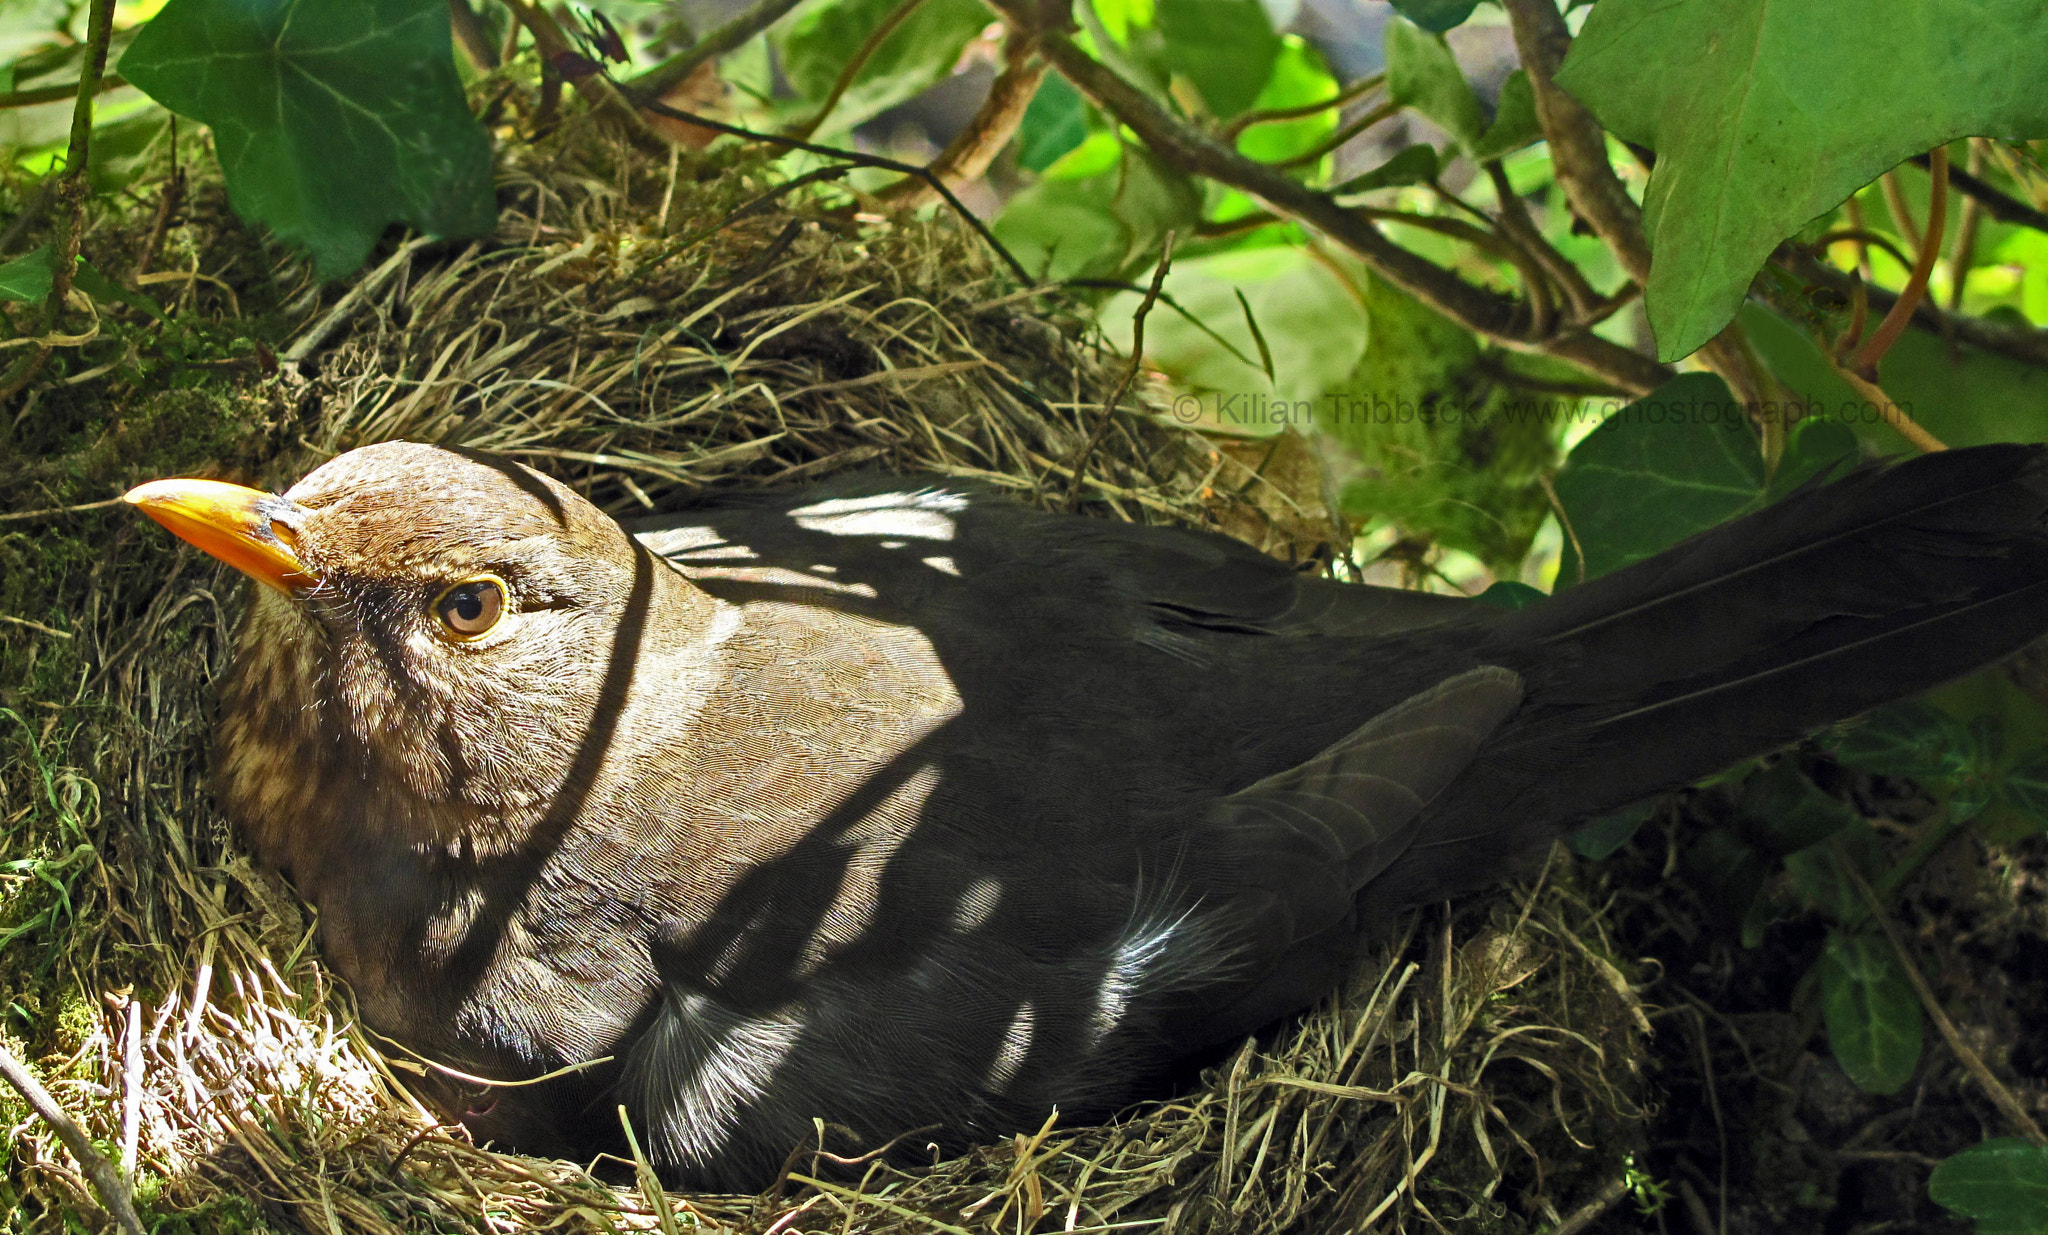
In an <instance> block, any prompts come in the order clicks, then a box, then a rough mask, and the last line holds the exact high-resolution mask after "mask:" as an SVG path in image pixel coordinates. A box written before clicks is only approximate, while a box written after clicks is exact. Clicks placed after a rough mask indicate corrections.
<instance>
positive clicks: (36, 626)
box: [0, 613, 72, 639]
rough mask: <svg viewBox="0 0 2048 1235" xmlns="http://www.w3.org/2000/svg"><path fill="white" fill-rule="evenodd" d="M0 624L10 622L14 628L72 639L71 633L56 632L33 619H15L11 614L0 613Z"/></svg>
mask: <svg viewBox="0 0 2048 1235" xmlns="http://www.w3.org/2000/svg"><path fill="white" fill-rule="evenodd" d="M0 622H12V623H13V624H14V625H16V626H26V627H28V628H29V629H30V630H40V631H42V632H43V633H44V634H46V635H52V636H55V637H56V638H59V639H69V638H71V637H72V636H71V632H70V631H68V630H58V629H57V628H56V627H55V626H45V625H43V624H42V623H41V622H38V621H36V620H34V619H33V618H25V617H15V616H14V615H13V614H11V613H0Z"/></svg>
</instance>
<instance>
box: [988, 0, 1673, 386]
mask: <svg viewBox="0 0 2048 1235" xmlns="http://www.w3.org/2000/svg"><path fill="white" fill-rule="evenodd" d="M992 3H994V4H995V5H996V7H997V8H999V9H1000V10H1002V11H1003V12H1004V13H1005V14H1006V15H1007V16H1008V17H1009V18H1010V19H1011V21H1012V22H1013V23H1015V24H1017V25H1019V26H1022V27H1024V28H1027V29H1028V28H1030V25H1031V23H1032V22H1033V21H1034V20H1035V18H1036V13H1035V12H1034V11H1033V6H1032V5H1030V4H1029V3H1028V0H992ZM1038 41H1039V48H1040V51H1041V52H1042V53H1043V54H1044V55H1045V57H1046V59H1048V60H1049V61H1051V62H1052V65H1053V67H1054V68H1056V69H1058V70H1059V71H1060V72H1061V73H1062V74H1064V75H1065V76H1066V78H1067V80H1069V81H1071V82H1072V83H1073V84H1074V86H1075V87H1076V88H1077V89H1079V90H1080V91H1081V93H1082V94H1084V95H1086V96H1088V98H1089V99H1090V100H1091V101H1092V102H1094V103H1095V105H1096V106H1098V107H1100V108H1102V109H1103V110H1104V111H1106V112H1108V113H1109V114H1110V115H1112V116H1114V117H1116V118H1117V119H1118V120H1119V121H1121V122H1122V123H1123V124H1125V125H1126V126H1128V127H1129V128H1130V129H1131V130H1132V131H1133V132H1134V133H1136V134H1137V135H1138V137H1139V138H1140V139H1141V140H1143V141H1144V142H1145V144H1146V146H1148V147H1149V148H1150V149H1151V151H1152V152H1153V153H1154V154H1155V155H1157V156H1158V157H1159V158H1161V159H1163V160H1164V161H1166V162H1167V163H1168V164H1170V165H1172V166H1174V167H1176V168H1178V169H1180V170H1181V171H1183V172H1190V173H1194V174H1196V175H1201V176H1206V177H1208V178H1209V179H1211V180H1214V181H1216V182H1218V183H1220V184H1226V185H1229V186H1231V187H1233V188H1237V189H1242V190H1243V191H1245V192H1246V193H1248V194H1250V195H1251V196H1254V197H1257V198H1260V199H1262V200H1263V201H1264V202H1265V203H1266V204H1267V205H1269V206H1270V207H1272V208H1273V210H1274V211H1275V212H1277V213H1279V214H1283V215H1286V216H1288V217H1290V218H1293V219H1295V220H1296V221H1298V222H1300V223H1302V224H1304V225H1306V226H1309V227H1313V228H1315V229H1316V230H1318V231H1320V232H1322V233H1324V234H1325V235H1327V236H1329V237H1330V238H1331V239H1333V240H1334V241H1336V242H1337V243H1338V244H1341V245H1343V246H1344V247H1345V248H1346V249H1349V250H1350V251H1351V252H1352V253H1353V254H1355V255H1356V256H1357V257H1358V258H1359V259H1360V260H1362V261H1363V262H1364V263H1365V264H1366V265H1367V266H1368V267H1369V268H1370V269H1371V270H1372V271H1373V272H1374V273H1375V274H1377V275H1379V276H1380V277H1381V278H1384V279H1386V280H1387V281H1388V282H1389V283H1392V284H1393V285H1394V286H1396V287H1399V288H1400V289H1401V290H1403V291H1405V292H1407V293H1409V294H1410V295H1412V296H1414V297H1416V298H1417V299H1419V300H1421V301H1422V302H1423V303H1424V304H1427V305H1429V306H1430V307H1431V308H1433V309H1435V310H1436V311H1437V312H1439V313H1442V314H1444V315H1445V316H1446V317H1449V318H1450V319H1452V320H1453V321H1455V322H1457V323H1459V324H1460V325H1462V326H1464V327H1465V328H1466V329H1468V330H1471V331H1473V332H1474V333H1477V334H1480V335H1483V336H1485V337H1486V338H1489V339H1493V340H1497V341H1499V342H1501V343H1503V344H1506V345H1508V346H1511V347H1518V348H1521V349H1523V350H1541V351H1545V352H1548V353H1550V354H1551V355H1554V356H1557V357H1558V358H1560V359H1562V360H1565V361H1567V362H1569V363H1571V364H1575V365H1577V366H1579V367H1580V368H1582V369H1585V370H1587V371H1589V372H1592V373H1596V374H1599V375H1600V376H1601V377H1604V378H1606V379H1607V380H1609V381H1611V382H1613V383H1614V384H1615V385H1617V386H1621V387H1623V388H1625V389H1627V390H1629V391H1631V392H1635V393H1646V392H1648V391H1650V390H1653V389H1655V388H1656V387H1658V386H1660V385H1662V384H1663V383H1664V382H1666V381H1669V380H1670V378H1671V376H1672V371H1671V370H1670V369H1669V368H1667V367H1666V366H1664V365H1661V364H1658V363H1657V362H1656V361H1654V360H1652V359H1650V358H1649V357H1647V356H1644V355H1641V354H1640V353H1638V352H1635V351H1631V350H1630V349H1628V348H1625V347H1622V346H1621V345H1619V344H1616V343H1611V342H1609V341H1608V340H1606V339H1603V338H1600V337H1599V336H1598V335H1595V334H1592V333H1591V332H1589V331H1584V330H1570V331H1566V332H1562V333H1559V334H1556V335H1552V336H1550V337H1548V338H1541V339H1532V338H1529V337H1527V336H1526V335H1525V334H1524V333H1523V332H1522V331H1521V330H1519V329H1518V328H1517V327H1518V322H1519V321H1521V320H1525V319H1522V317H1521V314H1522V312H1523V309H1522V306H1521V304H1520V303H1519V302H1517V301H1516V300H1515V299H1514V298H1513V297H1510V296H1505V295H1502V294H1501V293H1499V292H1495V291H1492V290H1490V289H1487V288H1483V287H1479V286H1476V285H1474V284H1471V283H1467V282H1466V281H1465V280H1463V279H1461V278H1459V277H1458V276H1457V275H1455V274H1453V273H1452V272H1450V271H1448V270H1445V269H1443V268H1442V267H1440V266H1438V265H1436V264H1435V263H1433V262H1431V261H1429V260H1428V259H1427V258H1424V257H1422V256H1420V255H1418V254H1415V253H1412V252H1410V251H1408V250H1407V249H1404V248H1402V247H1401V246H1400V245H1398V244H1395V243H1394V242H1393V241H1392V240H1390V239H1388V238H1387V236H1386V235H1385V234H1384V233H1382V232H1381V231H1380V230H1379V228H1377V227H1375V226H1374V225H1373V223H1372V221H1371V220H1369V219H1367V218H1364V217H1363V216H1361V215H1359V214H1357V213H1356V212H1355V211H1352V210H1350V209H1349V208H1347V207H1345V206H1342V205H1340V204H1338V203H1337V202H1336V201H1335V200H1333V199H1331V198H1330V197H1329V196H1328V195H1327V194H1324V193H1320V192H1317V191H1316V190H1314V189H1310V188H1308V187H1307V186H1305V185H1302V184H1298V183H1296V182H1295V181H1293V180H1290V179H1289V178H1288V177H1286V176H1285V175H1283V174H1282V173H1280V172H1277V171H1275V170H1273V169H1272V168H1270V167H1267V166H1265V165H1263V164H1261V163H1258V162H1255V161H1254V160H1252V159H1248V158H1246V157H1244V156H1243V155H1241V154H1239V153H1238V152H1237V151H1236V150H1234V149H1231V148H1230V147H1227V146H1224V145H1222V144H1220V143H1218V142H1217V141H1215V140H1214V139H1212V138H1210V137H1208V136H1207V135H1204V134H1201V133H1197V132H1194V131H1193V130H1191V129H1189V128H1188V127H1187V126H1186V125H1184V124H1182V123H1180V122H1179V121H1178V120H1176V119H1175V118H1174V117H1173V116H1171V115H1169V114H1168V113H1167V112H1166V111H1165V110H1164V109H1162V108H1161V107H1160V106H1159V104H1157V103H1156V102H1154V101H1153V100H1152V99H1151V97H1150V96H1148V95H1146V94H1145V93H1144V92H1143V91H1141V90H1139V89H1138V88H1137V87H1135V86H1133V85H1131V84H1130V83H1129V82H1127V81H1125V80H1124V79H1123V78H1122V77H1121V76H1119V75H1118V74H1117V73H1115V72H1114V71H1112V70H1111V69H1110V68H1109V67H1108V66H1106V65H1104V64H1103V63H1102V62H1100V61H1098V60H1096V59H1095V58H1094V57H1092V56H1090V55H1089V54H1088V53H1087V52H1085V51H1083V50H1082V49H1081V48H1080V46H1079V45H1078V44H1076V43H1075V42H1074V41H1073V40H1071V39H1070V38H1068V37H1067V36H1066V35H1064V34H1062V33H1058V32H1056V31H1051V30H1043V29H1041V30H1040V31H1039V33H1038Z"/></svg>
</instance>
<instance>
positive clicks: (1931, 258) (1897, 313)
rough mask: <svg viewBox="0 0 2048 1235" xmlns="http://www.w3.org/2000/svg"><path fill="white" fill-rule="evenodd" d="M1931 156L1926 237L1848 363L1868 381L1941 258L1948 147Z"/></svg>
mask: <svg viewBox="0 0 2048 1235" xmlns="http://www.w3.org/2000/svg"><path fill="white" fill-rule="evenodd" d="M1931 153H1932V159H1933V162H1932V167H1933V170H1932V172H1930V173H1929V174H1930V175H1931V176H1932V177H1933V178H1934V188H1933V191H1932V193H1931V194H1930V195H1929V196H1928V199H1927V234H1926V236H1925V237H1924V238H1922V239H1921V240H1920V241H1919V245H1920V253H1919V256H1918V257H1916V258H1915V259H1914V261H1913V273H1912V276H1911V277H1910V278H1908V279H1907V280H1906V286H1905V287H1903V288H1901V289H1899V298H1898V300H1897V301H1896V302H1894V303H1893V304H1892V307H1891V312H1889V313H1886V314H1885V315H1884V320H1883V321H1881V322H1879V323H1878V324H1877V329H1876V330H1873V331H1871V332H1870V337H1869V338H1868V339H1865V340H1864V341H1863V346H1861V347H1859V348H1857V349H1856V354H1855V355H1854V356H1853V357H1851V358H1850V360H1849V367H1850V368H1851V369H1854V370H1855V371H1856V372H1858V373H1861V374H1863V375H1864V376H1866V377H1868V378H1870V379H1871V380H1872V381H1875V380H1876V379H1877V362H1878V361H1880V360H1882V359H1884V354H1885V353H1886V352H1888V351H1890V350H1891V346H1892V344H1894V343H1896V342H1898V339H1899V336H1900V335H1902V334H1904V333H1906V325H1907V323H1909V322H1911V321H1912V320H1913V309H1914V308H1915V306H1917V305H1918V304H1919V303H1920V299H1921V297H1923V296H1925V295H1926V294H1927V279H1928V276H1930V275H1932V274H1933V273H1934V262H1935V259H1936V258H1938V257H1940V256H1941V233H1942V228H1943V227H1945V226H1946V225H1947V223H1948V148H1947V147H1946V146H1936V147H1935V148H1934V150H1933V151H1932V152H1931Z"/></svg>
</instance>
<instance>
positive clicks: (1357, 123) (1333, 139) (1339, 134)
mask: <svg viewBox="0 0 2048 1235" xmlns="http://www.w3.org/2000/svg"><path fill="white" fill-rule="evenodd" d="M1405 106H1406V104H1404V103H1396V102H1394V101H1393V100H1391V99H1389V100H1388V101H1387V102H1385V103H1382V104H1380V105H1379V106H1378V107H1375V108H1372V109H1370V110H1368V111H1366V112H1363V113H1361V114H1360V115H1358V116H1356V117H1354V118H1353V119H1352V121H1351V122H1350V123H1349V124H1346V125H1344V126H1342V127H1340V128H1339V129H1338V130H1337V131H1336V132H1334V133H1332V134H1330V135H1329V136H1328V137H1325V138H1324V139H1323V140H1321V141H1319V142H1317V143H1316V144H1315V145H1313V146H1310V147H1309V148H1308V149H1306V150H1304V151H1302V152H1301V153H1300V154H1297V155H1293V156H1291V157H1289V158H1285V159H1282V160H1280V161H1279V162H1278V163H1274V164H1272V166H1274V167H1281V168H1288V167H1307V166H1308V165H1309V164H1311V163H1314V162H1316V161H1317V160H1319V159H1321V158H1322V157H1323V156H1324V155H1326V154H1329V153H1330V152H1331V151H1333V150H1335V149H1337V148H1338V147H1339V146H1342V145H1343V144H1344V143H1345V142H1348V141H1350V140H1351V139H1352V138H1354V137H1356V136H1358V135H1359V134H1360V133H1363V132H1365V131H1366V130H1367V129H1369V128H1371V127H1372V126H1374V125H1376V124H1378V123H1379V122H1380V121H1382V120H1385V119H1386V118H1387V117H1389V116H1392V115H1394V114H1395V113H1397V112H1399V111H1400V110H1401V109H1402V108H1403V107H1405Z"/></svg>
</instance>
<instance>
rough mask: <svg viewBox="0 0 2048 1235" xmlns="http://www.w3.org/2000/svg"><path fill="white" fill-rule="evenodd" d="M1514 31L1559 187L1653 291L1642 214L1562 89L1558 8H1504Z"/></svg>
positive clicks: (1566, 38) (1597, 133)
mask: <svg viewBox="0 0 2048 1235" xmlns="http://www.w3.org/2000/svg"><path fill="white" fill-rule="evenodd" d="M1502 3H1503V4H1504V5H1505V6H1506V8H1507V10H1508V17H1509V19H1510V21H1511V22H1512V23H1513V26H1514V34H1515V51H1516V52H1517V53H1519V54H1520V56H1521V59H1522V68H1523V70H1524V71H1525V72H1527V73H1528V74H1529V86H1530V88H1531V90H1532V91H1533V92H1534V94H1535V96H1536V120H1537V123H1538V124H1540V125H1541V126H1542V128H1543V139H1544V140H1545V141H1546V142H1548V143H1550V164H1551V167H1552V168H1554V169H1555V173H1556V176H1557V183H1558V184H1559V185H1560V186H1562V187H1563V189H1564V191H1565V195H1566V196H1567V197H1569V198H1570V199H1571V203H1572V207H1573V208H1574V209H1575V210H1577V211H1578V213H1579V217H1580V218H1582V219H1584V220H1585V221H1586V224H1587V226H1589V227H1591V228H1592V229H1593V233H1594V234H1595V235H1597V236H1599V237H1600V239H1601V240H1603V241H1605V242H1606V243H1607V247H1608V248H1609V249H1612V250H1613V251H1614V256H1615V257H1616V258H1617V259H1619V260H1620V262H1621V268H1622V269H1623V270H1625V271H1627V272H1628V277H1629V278H1631V279H1634V280H1635V281H1636V282H1637V283H1640V284H1642V285H1643V286H1645V287H1648V286H1649V284H1650V241H1649V238H1648V237H1646V236H1645V235H1644V234H1643V211H1642V207H1640V206H1638V205H1636V202H1635V199H1634V198H1632V197H1630V196H1629V195H1628V188H1627V186H1625V185H1623V184H1622V183H1621V177H1619V176H1617V175H1615V174H1614V165H1613V164H1612V163H1610V162H1608V161H1607V136H1606V133H1605V132H1604V131H1603V130H1602V129H1601V127H1600V122H1599V121H1598V120H1595V119H1594V118H1593V113H1592V112H1590V111H1587V110H1586V108H1585V106H1584V104H1582V103H1580V102H1579V101H1578V100H1577V99H1575V98H1573V97H1572V96H1571V95H1569V94H1566V93H1565V92H1564V91H1563V90H1561V89H1559V88H1558V85H1557V80H1556V79H1557V70H1558V66H1560V65H1562V64H1563V63H1564V54H1565V51H1566V50H1567V49H1568V48H1570V46H1571V42H1572V36H1571V32H1570V31H1569V30H1567V29H1566V28H1565V24H1564V18H1563V17H1562V16H1560V15H1559V14H1558V11H1557V4H1556V0H1502Z"/></svg>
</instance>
